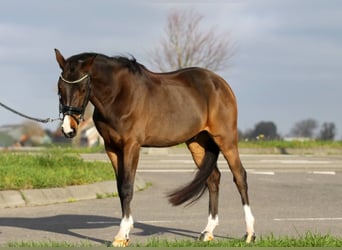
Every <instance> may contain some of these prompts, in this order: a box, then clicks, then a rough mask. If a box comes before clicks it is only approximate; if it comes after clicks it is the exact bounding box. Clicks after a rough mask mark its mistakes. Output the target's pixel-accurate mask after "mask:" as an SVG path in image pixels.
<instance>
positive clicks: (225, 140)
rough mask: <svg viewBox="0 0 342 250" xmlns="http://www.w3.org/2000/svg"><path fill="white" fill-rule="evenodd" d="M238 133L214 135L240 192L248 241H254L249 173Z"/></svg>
mask: <svg viewBox="0 0 342 250" xmlns="http://www.w3.org/2000/svg"><path fill="white" fill-rule="evenodd" d="M235 132H236V133H233V132H232V133H230V134H227V135H226V136H225V137H224V136H221V135H217V136H215V137H213V139H214V141H215V142H216V144H217V145H218V146H219V148H220V150H221V152H222V154H223V155H224V157H225V159H226V160H227V162H228V165H229V167H230V170H231V172H232V174H233V177H234V182H235V184H236V187H237V189H238V191H239V193H240V196H241V200H242V205H243V209H244V212H245V220H246V227H247V235H246V242H247V243H249V242H251V241H254V239H255V233H254V217H253V214H252V211H251V208H250V206H249V199H248V185H247V173H246V170H245V169H244V167H243V166H242V163H241V160H240V156H239V151H238V147H237V142H238V140H237V131H235Z"/></svg>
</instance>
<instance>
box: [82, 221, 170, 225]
mask: <svg viewBox="0 0 342 250" xmlns="http://www.w3.org/2000/svg"><path fill="white" fill-rule="evenodd" d="M171 222H174V220H173V221H171V220H141V221H135V222H134V223H143V224H163V223H171ZM86 224H91V225H96V224H100V225H105V224H110V225H120V221H87V222H86Z"/></svg>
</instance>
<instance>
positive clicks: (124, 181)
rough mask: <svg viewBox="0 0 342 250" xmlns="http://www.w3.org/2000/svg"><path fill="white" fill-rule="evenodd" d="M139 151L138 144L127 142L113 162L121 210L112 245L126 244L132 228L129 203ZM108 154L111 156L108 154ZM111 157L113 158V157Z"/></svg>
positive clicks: (120, 245) (121, 245)
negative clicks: (119, 221)
mask: <svg viewBox="0 0 342 250" xmlns="http://www.w3.org/2000/svg"><path fill="white" fill-rule="evenodd" d="M139 151H140V146H139V145H137V144H128V145H126V146H125V147H124V149H123V150H122V151H121V152H119V153H118V154H117V166H116V167H115V165H114V164H113V166H114V169H115V173H116V179H117V180H116V181H117V188H118V193H119V197H120V202H121V210H122V219H121V223H120V229H119V232H118V233H117V234H116V236H115V238H114V241H113V243H112V244H113V246H116V247H125V246H128V243H129V233H130V231H131V229H132V228H133V217H132V214H131V208H130V203H131V201H132V198H133V192H134V179H135V173H136V169H137V165H138V159H139ZM107 153H108V152H107ZM108 155H109V157H110V158H111V156H110V154H108ZM112 157H113V156H112ZM113 158H114V159H115V157H113Z"/></svg>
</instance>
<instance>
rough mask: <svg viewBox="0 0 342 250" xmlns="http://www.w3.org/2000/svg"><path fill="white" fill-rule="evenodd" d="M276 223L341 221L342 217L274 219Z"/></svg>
mask: <svg viewBox="0 0 342 250" xmlns="http://www.w3.org/2000/svg"><path fill="white" fill-rule="evenodd" d="M273 220H274V221H340V220H342V217H326V218H325V217H317V218H316V217H312V218H274V219H273Z"/></svg>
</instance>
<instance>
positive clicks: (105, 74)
mask: <svg viewBox="0 0 342 250" xmlns="http://www.w3.org/2000/svg"><path fill="white" fill-rule="evenodd" d="M55 55H56V60H57V62H58V64H59V66H60V68H61V70H62V73H61V75H60V77H59V80H58V93H59V102H60V103H59V105H60V113H61V116H62V125H61V127H62V131H63V133H64V135H65V136H66V137H69V138H72V137H74V136H75V135H76V133H77V129H78V125H79V123H80V121H81V120H82V119H83V114H84V111H85V107H86V105H87V103H88V102H89V101H90V102H91V103H92V104H93V105H94V107H95V109H94V114H93V120H94V123H95V126H96V128H97V130H98V132H99V133H100V135H101V136H102V137H103V140H104V145H105V150H106V153H107V155H108V157H109V159H110V161H111V163H112V165H113V168H114V172H115V175H116V179H117V189H118V194H119V198H120V202H121V209H122V220H121V223H120V229H119V232H118V233H117V234H116V236H115V238H114V241H113V245H114V246H127V245H128V241H129V233H130V230H131V228H132V227H133V217H132V213H131V208H130V203H131V200H132V198H133V185H134V179H135V174H136V169H137V165H138V159H139V153H140V148H141V147H168V146H173V145H177V144H180V143H184V142H185V143H186V145H187V147H188V149H189V150H190V152H191V154H192V157H193V160H194V162H195V164H196V165H197V167H198V171H197V173H196V175H195V177H194V179H193V181H191V182H190V183H189V184H188V185H186V186H184V187H182V188H180V189H178V190H175V191H174V192H172V193H171V194H170V195H169V201H170V202H171V204H173V205H180V204H183V203H186V202H190V203H191V202H194V201H196V200H197V199H199V198H200V197H201V195H202V194H203V193H204V191H205V190H207V189H208V190H209V217H208V222H207V226H206V227H205V229H204V230H203V231H202V233H201V234H200V237H199V238H200V240H203V241H208V240H212V239H213V238H214V236H213V231H214V229H215V227H216V226H217V225H218V195H219V183H220V176H221V174H220V171H219V169H218V167H217V159H218V155H219V152H222V154H223V156H224V157H225V159H226V160H227V163H228V165H229V167H230V170H231V173H232V174H233V180H234V182H235V184H236V186H237V189H238V191H239V193H240V196H241V200H242V205H243V210H244V214H245V221H246V227H247V233H246V242H247V243H249V242H251V241H254V239H255V234H254V217H253V215H252V212H251V208H250V205H249V199H248V192H247V174H246V171H245V169H244V167H243V166H242V163H241V161H240V157H239V152H238V130H237V103H236V98H235V96H234V93H233V91H232V89H231V88H230V87H229V85H228V83H227V82H226V81H225V80H224V79H222V78H221V77H220V76H218V75H217V74H215V73H213V72H211V71H209V70H206V69H203V68H197V67H192V68H185V69H180V70H177V71H174V72H169V73H154V72H151V71H149V70H148V69H147V68H146V67H145V66H143V65H142V64H140V63H138V62H137V61H136V60H135V58H133V57H132V58H127V57H121V56H118V57H108V56H106V55H103V54H97V53H81V54H77V55H74V56H71V57H70V58H68V59H65V58H64V57H63V55H62V54H61V53H60V51H59V50H57V49H55Z"/></svg>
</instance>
